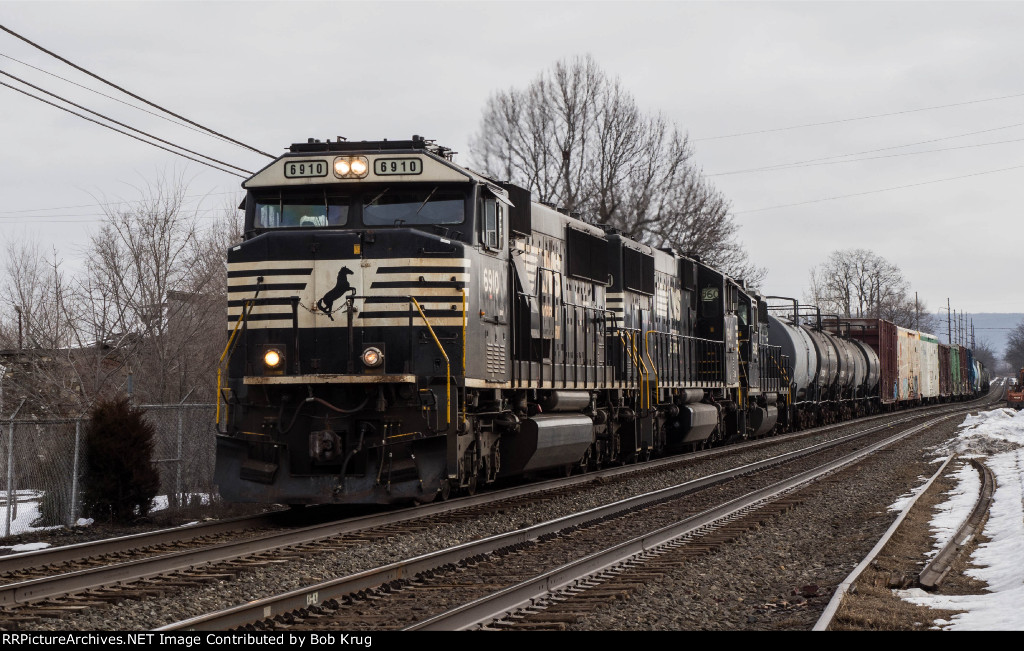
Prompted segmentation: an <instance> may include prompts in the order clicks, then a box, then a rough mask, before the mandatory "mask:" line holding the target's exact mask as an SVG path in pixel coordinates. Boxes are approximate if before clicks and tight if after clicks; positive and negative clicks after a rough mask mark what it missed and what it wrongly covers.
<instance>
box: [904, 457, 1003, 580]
mask: <svg viewBox="0 0 1024 651" xmlns="http://www.w3.org/2000/svg"><path fill="white" fill-rule="evenodd" d="M970 462H971V464H972V465H973V466H974V467H975V468H976V469H977V470H978V472H979V473H980V474H981V488H980V490H979V491H978V500H977V501H976V502H975V504H974V509H972V510H971V514H970V515H969V516H968V517H967V519H966V520H964V521H963V523H961V524H960V527H959V528H958V529H957V531H956V534H954V535H953V537H952V538H950V539H949V540H947V541H946V544H945V545H943V546H942V549H941V550H940V551H939V553H938V554H936V555H935V558H933V559H932V560H931V561H929V562H928V564H927V565H925V566H924V569H922V570H921V573H920V574H919V575H918V578H917V583H918V585H920V586H921V587H922V588H924V589H925V590H934V589H936V588H937V587H939V584H940V583H942V580H943V579H945V578H946V575H947V574H949V570H950V568H952V567H953V561H955V560H956V558H957V556H959V555H960V551H961V550H962V549H963V548H964V547H965V546H967V544H968V543H969V542H970V541H971V540H972V539H973V538H974V536H975V535H976V534H977V533H978V528H979V527H980V526H981V522H982V520H984V518H985V514H986V513H988V509H989V506H991V504H992V495H993V494H994V493H995V485H996V478H995V476H994V475H993V474H992V471H991V470H990V469H989V468H988V466H986V465H985V464H983V463H981V462H980V461H978V460H976V459H970Z"/></svg>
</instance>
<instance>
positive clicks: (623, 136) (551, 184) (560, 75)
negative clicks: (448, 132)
mask: <svg viewBox="0 0 1024 651" xmlns="http://www.w3.org/2000/svg"><path fill="white" fill-rule="evenodd" d="M470 149H471V154H472V156H473V164H474V165H476V166H478V167H480V168H481V169H482V170H483V171H484V173H486V174H488V175H490V176H495V177H498V178H501V179H507V180H510V181H512V182H514V183H516V184H518V185H521V186H523V187H525V188H528V189H529V190H530V191H531V192H532V193H533V194H534V196H535V198H537V199H538V200H539V201H542V202H547V203H553V204H555V205H558V206H559V207H561V208H562V209H564V210H566V211H568V212H570V213H578V214H579V215H580V216H581V217H582V218H583V219H586V220H587V221H590V222H591V223H594V224H598V225H602V226H608V227H612V228H616V229H618V230H620V231H622V232H624V233H626V234H628V235H629V236H631V237H633V238H635V239H637V240H640V241H642V242H645V243H648V244H651V245H654V246H657V247H668V248H672V249H674V250H676V251H678V252H680V253H683V252H688V253H693V254H696V255H699V256H700V257H702V258H703V259H704V260H705V261H708V262H710V263H711V264H714V265H716V266H718V267H719V268H721V269H723V270H724V271H726V272H727V273H729V274H730V275H734V276H736V277H744V278H746V279H747V280H749V281H751V282H754V283H756V282H759V281H760V280H761V279H763V277H764V275H765V270H764V269H762V268H757V267H754V266H753V265H751V264H750V263H749V261H748V260H747V256H746V253H745V251H744V250H743V247H742V245H740V244H739V243H738V242H737V241H736V233H737V230H738V226H737V225H736V222H735V220H734V219H733V217H732V215H730V214H729V211H730V208H731V206H730V203H729V202H728V201H727V200H726V199H725V198H724V197H723V196H722V195H721V193H719V192H718V191H717V190H715V189H714V188H713V187H712V186H711V184H710V183H709V182H708V181H707V179H705V178H704V177H703V176H702V174H701V172H700V170H699V169H697V168H696V167H695V165H694V164H693V161H692V157H693V152H692V150H691V148H690V144H689V140H688V138H687V136H686V134H684V133H682V132H681V131H680V130H679V129H678V127H676V126H675V125H673V124H672V123H671V122H669V121H668V120H667V119H665V118H664V117H663V116H660V115H657V116H649V115H646V114H645V113H643V112H642V111H641V110H640V109H639V107H637V105H636V100H635V99H634V98H633V96H632V95H631V94H630V93H629V92H628V91H627V90H625V89H624V88H623V86H622V84H621V82H620V81H619V80H618V79H612V78H609V77H608V76H607V75H606V74H605V73H604V72H603V71H602V70H600V68H599V67H598V66H597V64H596V63H595V62H594V60H593V59H592V58H590V57H589V56H588V57H583V58H576V59H573V60H568V61H559V62H558V63H556V64H555V65H554V67H553V68H552V69H551V70H549V71H545V72H543V73H541V75H540V76H538V77H537V79H535V80H534V81H533V82H532V83H531V84H529V85H528V86H527V87H526V89H524V90H519V89H511V90H508V91H498V92H496V93H495V94H494V95H493V96H491V98H490V99H489V100H488V102H487V106H486V107H485V109H484V115H483V118H482V120H481V124H480V129H479V131H478V133H477V135H476V136H475V137H474V138H473V139H472V140H471V143H470Z"/></svg>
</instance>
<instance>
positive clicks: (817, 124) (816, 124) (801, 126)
mask: <svg viewBox="0 0 1024 651" xmlns="http://www.w3.org/2000/svg"><path fill="white" fill-rule="evenodd" d="M2 27H3V26H2V25H0V28H2ZM1017 97H1024V93H1018V94H1016V95H1004V96H1002V97H989V98H988V99H976V100H971V101H969V102H957V103H955V104H941V105H939V106H926V107H924V108H916V109H907V110H905V111H893V112H892V113H877V114H875V115H864V116H861V117H856V118H844V119H841V120H829V121H827V122H811V123H808V124H797V125H794V126H791V127H778V128H775V129H761V130H759V131H745V132H743V133H731V134H728V135H724V136H711V137H708V138H692V139H691V140H690V142H702V141H705V140H724V139H726V138H739V137H740V136H754V135H758V134H762V133H775V132H777V131H792V130H793V129H805V128H807V127H821V126H825V125H828V124H842V123H844V122H857V121H859V120H873V119H875V118H885V117H891V116H893V115H906V114H908V113H920V112H921V111H934V110H936V109H944V108H952V107H954V106H967V105H968V104H981V103H983V102H996V101H999V100H1004V99H1014V98H1017Z"/></svg>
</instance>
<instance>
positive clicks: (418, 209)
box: [416, 185, 441, 215]
mask: <svg viewBox="0 0 1024 651" xmlns="http://www.w3.org/2000/svg"><path fill="white" fill-rule="evenodd" d="M439 187H441V186H439V185H435V186H434V189H433V190H431V191H430V194H428V195H427V198H426V199H424V200H423V203H421V204H420V207H419V208H417V209H416V214H417V215H418V214H420V211H421V210H423V206H425V205H427V202H428V201H430V197H432V196H434V193H435V192H437V189H438V188H439Z"/></svg>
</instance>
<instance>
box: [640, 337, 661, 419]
mask: <svg viewBox="0 0 1024 651" xmlns="http://www.w3.org/2000/svg"><path fill="white" fill-rule="evenodd" d="M652 332H654V333H657V332H658V331H657V330H648V331H647V333H646V334H644V343H645V344H646V350H645V351H644V354H645V355H647V361H648V362H650V363H651V368H652V369H654V395H655V400H657V399H659V398H660V397H661V396H660V395H659V394H658V382H659V381H660V379H661V378H659V377H658V366H657V365H656V364H655V363H654V360H653V359H651V333H652ZM647 404H648V406H650V399H648V401H647Z"/></svg>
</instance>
